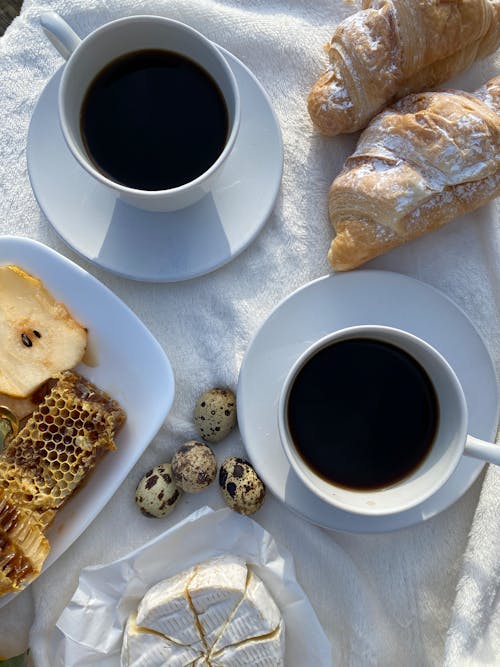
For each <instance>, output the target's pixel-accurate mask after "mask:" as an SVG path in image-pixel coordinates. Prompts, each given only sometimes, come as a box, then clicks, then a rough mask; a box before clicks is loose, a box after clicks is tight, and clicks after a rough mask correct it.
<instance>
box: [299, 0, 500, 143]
mask: <svg viewBox="0 0 500 667" xmlns="http://www.w3.org/2000/svg"><path fill="white" fill-rule="evenodd" d="M362 7H363V9H362V10H360V11H358V12H357V13H356V14H354V15H353V16H350V17H349V18H347V19H345V20H344V21H342V22H341V23H340V24H339V25H338V27H337V29H336V31H335V33H334V35H333V37H332V40H331V42H330V44H329V46H328V47H327V48H328V53H329V59H330V64H329V66H328V68H327V70H326V71H325V72H324V73H323V75H322V76H321V77H320V78H319V80H318V81H317V82H316V83H315V84H314V86H313V88H312V90H311V92H310V93H309V98H308V109H309V114H310V116H311V118H312V120H313V122H314V123H315V125H316V126H317V127H318V129H319V130H320V132H322V133H323V134H327V135H331V136H333V135H335V134H339V133H341V132H354V131H356V130H359V129H362V128H364V127H366V125H367V123H368V122H369V120H370V119H371V118H373V116H375V115H376V114H377V113H378V112H379V111H381V110H382V109H383V108H384V107H386V106H387V105H388V104H390V103H392V102H394V101H395V100H396V99H400V98H401V97H404V96H405V95H407V94H409V93H414V92H420V91H422V90H426V89H427V90H428V89H430V88H434V87H435V86H437V85H438V84H440V83H443V82H444V81H446V80H447V79H449V78H450V77H452V76H453V75H455V74H458V73H459V72H462V71H464V70H465V69H467V68H468V67H469V66H470V65H471V64H472V63H473V62H474V61H475V60H476V59H478V58H483V57H485V56H486V55H488V54H489V53H492V52H493V51H495V49H496V48H497V47H498V46H499V44H500V0H363V4H362Z"/></svg>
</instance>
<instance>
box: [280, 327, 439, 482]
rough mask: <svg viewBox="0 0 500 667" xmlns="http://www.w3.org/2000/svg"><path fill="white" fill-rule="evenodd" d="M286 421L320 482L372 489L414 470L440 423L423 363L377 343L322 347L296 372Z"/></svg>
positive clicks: (366, 341)
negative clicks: (323, 480)
mask: <svg viewBox="0 0 500 667" xmlns="http://www.w3.org/2000/svg"><path fill="white" fill-rule="evenodd" d="M287 416H288V423H289V427H290V432H291V435H292V438H293V441H294V443H295V447H296V449H297V450H298V452H299V454H300V456H301V457H302V458H303V460H304V461H305V462H306V463H307V464H308V466H309V467H310V468H312V469H313V470H314V471H315V472H316V473H317V474H318V475H319V476H320V477H322V478H323V479H325V480H327V481H329V482H333V483H335V484H338V485H340V486H343V487H347V488H351V489H358V490H369V489H380V488H383V487H386V486H390V485H391V484H394V483H396V482H398V481H400V480H401V479H403V478H405V477H406V476H407V475H409V474H410V473H412V472H413V471H414V470H415V469H416V468H417V467H418V466H419V465H420V464H421V463H422V462H423V460H424V459H425V457H426V455H427V453H428V452H429V450H430V448H431V446H432V442H433V440H434V436H435V433H436V430H437V426H438V420H439V408H438V400H437V396H436V392H435V390H434V387H433V385H432V383H431V380H430V378H429V376H428V375H427V373H426V371H425V370H424V369H423V368H422V366H421V365H420V364H419V363H418V362H417V361H416V360H415V359H413V357H411V356H410V355H409V354H407V353H406V352H404V351H402V350H401V349H399V348H398V347H395V346H394V345H391V344H388V343H384V342H381V341H378V340H371V339H364V338H355V339H348V340H343V341H339V342H337V343H333V344H332V345H330V346H328V347H325V348H323V349H322V350H320V351H319V352H318V353H317V354H316V355H314V357H312V358H311V359H310V360H309V361H308V362H307V363H306V364H305V366H303V368H302V369H301V370H300V372H299V373H298V375H297V377H296V379H295V381H294V382H293V385H292V388H291V391H290V395H289V401H288V414H287Z"/></svg>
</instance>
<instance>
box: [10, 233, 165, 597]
mask: <svg viewBox="0 0 500 667" xmlns="http://www.w3.org/2000/svg"><path fill="white" fill-rule="evenodd" d="M5 264H17V265H18V266H20V267H21V268H22V269H24V270H25V271H27V272H28V273H31V274H32V275H34V276H36V277H38V278H40V280H42V282H43V283H44V285H45V286H46V287H47V289H48V290H49V291H50V292H51V293H52V294H53V296H54V297H55V298H56V299H57V300H59V301H62V302H63V303H64V304H65V305H66V306H67V308H68V309H69V311H70V312H71V314H72V315H73V317H75V319H76V320H78V321H79V322H80V323H81V324H82V325H83V326H85V327H87V329H88V347H89V351H90V355H89V356H90V357H91V362H90V361H89V363H92V365H91V366H90V365H88V366H87V365H85V364H83V363H82V364H80V365H79V366H77V367H76V370H77V371H79V372H80V373H81V374H82V375H84V376H85V377H87V378H88V379H89V380H91V381H92V382H94V383H95V384H96V385H97V386H98V387H100V388H101V389H104V390H105V391H106V392H108V393H109V394H110V396H112V397H113V398H114V399H116V400H117V401H118V402H119V403H120V405H121V406H122V407H123V408H124V409H125V411H126V413H127V421H126V423H125V425H124V427H123V428H122V429H121V431H120V432H119V434H118V436H117V438H116V445H117V450H116V451H114V452H109V453H108V454H107V455H106V456H105V457H104V458H103V460H102V461H100V462H99V463H98V465H97V466H96V467H95V469H94V470H93V471H92V474H91V475H90V476H89V478H88V480H87V481H86V483H85V484H84V486H83V487H82V488H81V489H80V490H79V491H78V492H77V493H76V494H75V495H74V496H73V497H72V498H70V499H69V500H68V502H67V503H66V504H65V505H64V506H63V507H62V508H61V509H60V510H59V511H58V513H57V515H56V517H55V519H54V521H53V523H52V524H51V526H50V527H49V529H48V530H47V538H48V540H49V542H50V545H51V550H50V553H49V555H48V557H47V560H46V561H45V564H44V568H43V569H44V570H45V569H47V568H48V567H49V566H50V565H51V564H52V563H53V562H54V561H55V560H57V558H59V556H60V555H61V554H62V553H64V551H65V550H66V549H67V548H68V547H69V546H70V545H71V544H72V543H73V542H74V540H76V538H77V537H79V535H80V534H81V533H82V532H83V531H84V530H85V528H87V526H88V525H89V524H90V523H91V521H92V520H93V519H94V518H95V517H96V516H97V514H98V513H99V512H100V511H101V510H102V508H103V507H104V505H105V504H106V503H107V502H108V500H109V499H110V498H111V496H112V495H113V494H114V492H115V491H116V489H117V488H118V487H119V486H120V484H121V483H122V481H123V480H124V479H125V477H126V475H127V473H128V472H129V471H130V469H131V468H132V467H133V465H134V464H135V463H136V461H137V459H138V458H139V457H140V455H141V454H142V453H143V451H144V450H145V449H146V447H147V446H148V445H149V443H150V442H151V440H152V439H153V438H154V436H155V435H156V433H157V432H158V430H159V429H160V427H161V425H162V424H163V422H164V420H165V418H166V417H167V414H168V412H169V410H170V407H171V405H172V402H173V398H174V377H173V373H172V367H171V365H170V362H169V360H168V358H167V356H166V354H165V352H164V351H163V349H162V347H161V346H160V344H159V343H158V341H157V340H156V339H155V338H154V337H153V335H152V334H151V333H150V332H149V330H148V329H147V328H146V327H145V326H144V324H143V323H142V322H141V321H140V320H139V319H138V317H137V316H136V315H135V314H134V313H133V312H132V311H131V310H130V309H129V308H128V307H127V306H126V305H125V304H124V303H123V302H122V301H121V300H120V299H118V297H117V296H115V295H114V294H113V293H112V292H111V291H110V290H109V289H108V288H107V287H105V286H104V285H103V284H102V283H100V282H99V281H98V280H97V279H96V278H94V277H93V276H91V275H90V274H89V273H88V272H87V271H85V270H84V269H82V268H81V267H79V266H77V265H76V264H75V263H74V262H71V261H70V260H68V259H66V258H65V257H63V256H62V255H60V254H59V253H57V252H56V251H54V250H51V249H50V248H48V247H47V246H45V245H43V244H41V243H39V242H37V241H32V240H31V239H27V238H19V237H13V236H2V237H0V265H5ZM139 351H140V363H136V362H135V361H134V359H135V360H137V358H138V356H137V355H138V352H139ZM12 597H13V596H9V595H7V596H4V597H2V598H0V607H1V606H3V605H4V604H6V602H8V600H9V599H11V598H12Z"/></svg>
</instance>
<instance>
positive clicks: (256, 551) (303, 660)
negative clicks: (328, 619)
mask: <svg viewBox="0 0 500 667" xmlns="http://www.w3.org/2000/svg"><path fill="white" fill-rule="evenodd" d="M224 553H231V554H236V555H238V556H240V557H242V558H244V559H245V560H246V562H247V563H248V564H249V565H251V566H252V567H253V569H254V570H255V572H256V573H257V574H258V576H259V577H260V578H261V579H262V580H263V581H264V583H265V584H266V586H267V587H268V589H269V591H270V592H271V594H272V595H273V597H274V599H275V600H276V602H277V604H278V605H279V607H280V609H281V612H282V614H283V618H284V619H285V631H286V634H285V636H286V665H287V667H304V665H315V667H330V665H331V664H332V653H331V646H330V642H329V641H328V639H327V637H326V635H325V633H324V631H323V629H322V627H321V625H320V624H319V621H318V619H317V618H316V614H315V612H314V610H313V608H312V607H311V604H310V603H309V600H308V599H307V597H306V595H305V593H304V591H303V590H302V588H301V587H300V586H299V584H298V583H297V580H296V578H295V569H294V565H293V561H292V557H291V555H290V554H289V553H288V552H287V551H286V550H285V549H283V548H282V547H280V546H279V545H278V544H276V542H275V541H274V539H273V538H272V537H271V535H270V534H269V533H268V532H266V531H265V530H264V529H263V528H262V527H261V526H259V524H258V523H256V522H255V521H253V520H252V519H250V518H248V517H245V516H241V515H239V514H236V513H235V512H233V511H232V510H229V509H222V510H218V511H216V512H214V511H213V510H212V509H210V508H208V507H204V508H202V509H200V510H198V511H197V512H195V513H193V514H191V515H190V516H188V517H187V518H186V519H184V520H183V521H182V522H180V523H179V524H177V525H176V526H174V527H173V528H171V529H170V530H167V531H166V532H165V533H163V534H162V535H160V536H159V537H157V538H156V539H154V540H152V541H151V542H149V543H148V544H146V545H145V546H144V547H141V548H140V549H137V550H136V551H134V552H132V553H131V554H129V555H128V556H125V557H124V558H121V559H120V560H117V561H115V562H113V563H109V564H108V565H101V566H94V567H89V568H86V569H84V570H82V573H81V575H80V579H79V585H78V588H77V589H76V591H75V593H74V595H73V597H72V599H71V600H70V602H69V603H68V605H67V607H66V608H65V609H64V611H63V613H62V614H61V616H60V617H59V620H58V621H57V624H56V628H55V630H54V633H53V636H52V638H51V642H50V646H49V647H48V653H49V664H50V665H51V667H70V666H71V667H80V666H83V665H99V667H118V666H119V665H120V651H121V645H122V634H123V629H124V627H125V622H126V620H127V618H128V616H129V614H130V613H131V612H132V611H134V610H135V609H137V605H138V602H139V600H140V599H141V598H142V597H143V595H144V593H145V592H146V591H147V590H148V588H150V587H151V586H152V585H153V584H155V583H157V582H158V581H160V580H162V579H166V578H167V577H170V576H171V575H173V574H175V573H177V572H180V571H181V570H184V569H185V568H188V567H190V566H191V565H194V564H195V563H199V562H201V561H203V560H207V559H209V558H212V557H214V556H217V555H220V554H224Z"/></svg>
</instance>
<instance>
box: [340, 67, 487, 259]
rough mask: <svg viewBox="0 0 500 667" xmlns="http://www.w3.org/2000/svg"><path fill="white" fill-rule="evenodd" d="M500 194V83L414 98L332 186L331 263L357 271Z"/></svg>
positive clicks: (392, 114)
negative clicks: (332, 231)
mask: <svg viewBox="0 0 500 667" xmlns="http://www.w3.org/2000/svg"><path fill="white" fill-rule="evenodd" d="M499 193H500V77H496V78H495V79H493V80H492V81H490V82H489V83H488V84H487V85H486V86H484V87H483V88H481V89H480V90H478V91H477V92H476V93H475V94H474V95H472V94H469V93H465V92H460V91H442V92H431V93H420V94H414V95H409V96H407V97H405V98H404V99H402V100H400V101H399V102H397V103H396V104H395V105H394V107H392V108H389V109H387V110H386V111H384V112H383V113H381V114H380V115H378V116H377V117H376V118H375V119H374V120H373V121H372V122H371V123H370V125H369V126H368V127H367V128H366V130H365V131H364V132H363V133H362V135H361V137H360V140H359V142H358V145H357V147H356V150H355V152H354V153H353V155H351V156H350V157H349V158H348V159H347V160H346V163H345V165H344V168H343V170H342V172H341V173H340V174H339V176H338V177H337V178H336V179H335V180H334V182H333V183H332V185H331V188H330V191H329V197H328V207H329V214H330V220H331V222H332V224H333V226H334V228H335V231H336V237H335V238H334V240H333V242H332V245H331V247H330V251H329V254H328V258H329V260H330V262H331V264H332V266H333V267H334V269H336V270H338V271H342V270H348V269H352V268H354V267H356V266H359V265H360V264H362V263H363V262H365V261H367V260H369V259H372V258H373V257H376V256H377V255H380V254H382V253H384V252H386V251H387V250H390V249H391V248H394V247H396V246H399V245H401V244H403V243H405V242H406V241H408V240H410V239H413V238H416V237H418V236H420V235H421V234H424V233H425V232H428V231H431V230H432V229H435V228H437V227H440V226H441V225H443V224H445V223H447V222H449V221H450V220H452V219H453V218H455V217H457V216H458V215H461V214H463V213H466V212H469V211H472V210H474V209H476V208H478V207H479V206H482V205H483V204H485V203H486V202H488V201H489V200H491V199H492V198H493V197H495V196H497V195H498V194H499Z"/></svg>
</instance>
